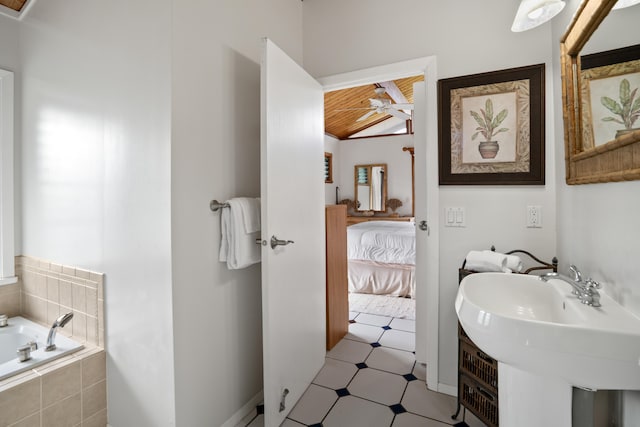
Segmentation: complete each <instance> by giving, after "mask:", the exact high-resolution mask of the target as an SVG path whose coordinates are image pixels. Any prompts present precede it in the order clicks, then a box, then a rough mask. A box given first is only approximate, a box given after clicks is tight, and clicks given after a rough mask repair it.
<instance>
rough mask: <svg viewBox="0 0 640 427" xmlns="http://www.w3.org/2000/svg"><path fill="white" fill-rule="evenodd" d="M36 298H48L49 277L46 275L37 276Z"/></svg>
mask: <svg viewBox="0 0 640 427" xmlns="http://www.w3.org/2000/svg"><path fill="white" fill-rule="evenodd" d="M36 296H38V297H40V298H46V297H47V276H45V275H44V274H36Z"/></svg>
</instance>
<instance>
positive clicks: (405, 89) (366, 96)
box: [324, 75, 424, 139]
mask: <svg viewBox="0 0 640 427" xmlns="http://www.w3.org/2000/svg"><path fill="white" fill-rule="evenodd" d="M423 80H424V76H423V75H420V76H414V77H408V78H404V79H399V80H393V81H387V82H379V83H375V84H369V85H365V86H358V87H353V88H349V89H342V90H336V91H332V92H326V93H325V94H324V129H325V133H327V134H328V135H331V136H333V137H335V138H338V139H348V138H350V137H352V135H356V134H358V133H359V132H362V131H364V130H366V129H370V128H371V127H373V126H376V125H378V124H380V123H383V122H387V121H395V122H401V121H400V120H398V119H396V118H395V117H393V116H391V115H390V114H385V113H374V114H372V115H371V116H369V117H367V118H366V119H364V120H360V121H358V119H359V118H361V117H362V116H363V115H365V114H366V113H367V112H369V111H372V109H371V103H370V101H369V100H370V99H371V98H376V97H377V95H376V93H375V89H376V88H379V87H384V88H385V89H386V91H385V93H384V95H382V97H384V98H386V99H389V100H391V103H392V104H404V103H409V104H413V84H414V83H416V82H419V81H423ZM382 133H385V132H384V131H382ZM386 133H387V134H388V133H391V132H386Z"/></svg>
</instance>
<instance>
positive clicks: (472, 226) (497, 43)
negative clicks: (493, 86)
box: [304, 0, 566, 386]
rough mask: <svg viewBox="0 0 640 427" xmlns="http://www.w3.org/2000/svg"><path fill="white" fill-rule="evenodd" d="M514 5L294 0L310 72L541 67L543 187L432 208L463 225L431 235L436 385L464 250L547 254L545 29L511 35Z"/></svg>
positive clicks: (469, 192)
mask: <svg viewBox="0 0 640 427" xmlns="http://www.w3.org/2000/svg"><path fill="white" fill-rule="evenodd" d="M517 6H518V2H516V1H513V0H488V1H483V2H469V1H462V0H452V1H447V2H442V1H436V0H426V1H425V0H399V1H396V2H394V3H393V7H390V6H389V4H388V3H387V2H384V1H383V0H353V1H349V2H343V1H340V0H322V1H320V0H308V1H305V2H304V35H305V37H304V55H305V56H304V62H305V66H306V68H307V69H308V70H309V71H310V72H311V73H312V74H313V75H316V76H327V75H332V74H337V73H342V72H347V71H353V70H358V69H363V68H367V67H372V66H376V65H383V64H387V63H392V62H398V61H402V60H407V59H412V58H418V57H424V56H430V55H436V56H437V63H438V78H445V77H454V76H462V75H466V74H472V73H479V72H487V71H494V70H501V69H505V68H511V67H518V66H524V65H531V64H537V63H546V64H547V74H546V79H547V85H546V86H547V91H546V95H547V98H546V99H547V102H546V117H547V121H546V140H547V142H546V147H547V153H546V160H545V161H546V165H547V172H546V186H544V187H542V186H537V187H528V186H518V187H506V186H502V187H497V186H496V187H486V186H480V187H477V186H474V187H465V186H456V187H451V186H447V187H440V195H439V197H440V206H441V207H442V208H445V207H447V206H460V207H464V208H466V214H467V217H466V221H467V227H466V228H442V229H441V230H440V233H441V234H440V236H441V237H440V260H441V261H440V280H441V281H440V315H439V317H440V371H439V375H440V378H439V380H440V382H441V383H443V384H445V385H450V386H455V385H456V383H457V375H456V373H457V365H456V360H457V358H456V352H457V337H456V332H457V331H456V323H457V318H456V315H455V312H454V308H453V301H454V297H455V294H456V292H457V269H458V268H459V267H460V265H461V263H462V261H463V259H464V257H465V255H466V253H467V252H468V251H469V250H470V249H479V248H488V247H489V246H491V244H495V245H496V248H497V249H498V250H508V249H512V248H516V247H519V248H525V249H529V250H531V251H533V252H534V253H536V254H539V256H541V257H543V258H546V259H550V258H551V257H552V256H553V255H555V231H556V227H555V215H556V214H555V181H556V180H555V171H554V168H553V165H554V164H555V163H554V161H555V160H554V159H555V150H554V145H555V143H556V140H555V138H554V136H555V133H554V120H553V118H554V110H553V108H554V103H553V102H552V98H551V95H552V93H553V92H552V83H551V82H552V81H553V77H552V74H551V61H552V59H553V58H552V52H551V48H550V46H551V44H552V38H551V28H550V24H546V25H544V26H542V27H539V28H537V29H534V30H531V31H527V32H524V33H518V34H516V33H512V32H511V31H510V28H511V23H512V21H513V18H514V16H515V13H516V9H517ZM461 11H462V12H461ZM565 13H566V12H565ZM381 16H384V20H383V23H381V24H380V28H381V31H382V32H383V33H384V36H383V37H382V36H378V35H372V31H371V25H375V23H380V22H382V21H381V20H380V17H381ZM327 22H331V25H330V26H328V25H326V23H327ZM389 28H391V30H389ZM394 29H396V30H394ZM373 34H376V33H375V32H374V33H373ZM372 37H373V39H372ZM372 40H374V42H375V48H372V44H371V43H372ZM559 143H562V141H561V140H560V141H559ZM532 204H535V205H540V206H541V207H542V210H543V228H542V229H527V228H525V211H526V206H527V205H532ZM441 218H442V212H441ZM443 222H444V221H442V219H441V224H443Z"/></svg>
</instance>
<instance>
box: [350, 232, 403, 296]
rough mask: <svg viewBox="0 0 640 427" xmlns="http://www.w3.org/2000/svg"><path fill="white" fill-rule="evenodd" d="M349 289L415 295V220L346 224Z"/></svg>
mask: <svg viewBox="0 0 640 427" xmlns="http://www.w3.org/2000/svg"><path fill="white" fill-rule="evenodd" d="M347 260H348V263H347V264H348V283H349V292H352V293H366V294H375V295H390V296H401V297H411V298H413V297H414V294H415V263H416V232H415V224H414V223H413V222H404V221H367V222H362V223H359V224H354V225H351V226H349V227H347Z"/></svg>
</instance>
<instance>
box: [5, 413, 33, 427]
mask: <svg viewBox="0 0 640 427" xmlns="http://www.w3.org/2000/svg"><path fill="white" fill-rule="evenodd" d="M9 427H40V411H38V412H36V413H35V414H33V415H30V416H28V417H27V418H23V419H21V420H20V421H18V422H17V423H15V424H11V425H10V426H9Z"/></svg>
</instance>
